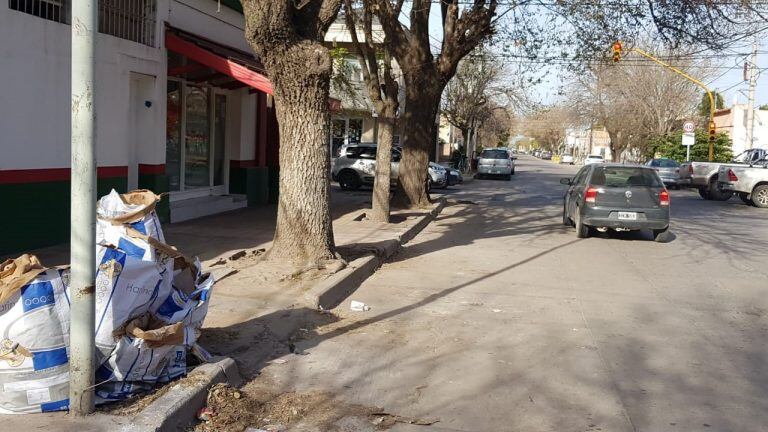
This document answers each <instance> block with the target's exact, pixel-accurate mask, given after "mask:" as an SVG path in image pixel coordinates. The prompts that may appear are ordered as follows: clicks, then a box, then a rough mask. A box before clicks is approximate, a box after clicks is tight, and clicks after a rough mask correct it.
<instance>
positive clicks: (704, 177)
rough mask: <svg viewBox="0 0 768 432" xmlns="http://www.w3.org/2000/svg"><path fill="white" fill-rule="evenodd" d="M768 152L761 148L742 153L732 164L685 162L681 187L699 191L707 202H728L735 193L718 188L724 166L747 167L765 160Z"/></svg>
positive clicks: (681, 168) (681, 171) (681, 172)
mask: <svg viewBox="0 0 768 432" xmlns="http://www.w3.org/2000/svg"><path fill="white" fill-rule="evenodd" d="M766 156H768V150H766V149H761V148H754V149H749V150H745V151H743V152H741V153H740V154H739V155H738V156H736V157H735V158H733V161H732V162H730V163H721V162H685V163H683V164H682V165H680V186H683V187H692V188H697V189H698V190H699V195H701V197H702V198H704V199H707V200H715V201H727V200H728V199H730V198H731V196H733V192H731V191H724V190H721V189H720V188H719V186H718V173H719V172H720V168H721V167H723V166H745V165H749V164H752V163H755V162H757V161H759V160H762V159H765V158H766Z"/></svg>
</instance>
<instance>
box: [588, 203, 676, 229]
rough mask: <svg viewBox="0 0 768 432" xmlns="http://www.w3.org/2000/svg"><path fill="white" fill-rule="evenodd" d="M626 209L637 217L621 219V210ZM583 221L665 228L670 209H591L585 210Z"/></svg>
mask: <svg viewBox="0 0 768 432" xmlns="http://www.w3.org/2000/svg"><path fill="white" fill-rule="evenodd" d="M624 211H627V212H633V213H636V214H637V219H636V220H624V219H619V212H624ZM582 221H583V223H584V224H585V225H589V226H592V227H598V228H599V227H606V228H614V229H615V228H624V229H630V230H640V229H665V228H667V227H668V226H669V209H666V208H658V209H631V208H630V209H590V210H587V211H585V212H584V214H583V216H582Z"/></svg>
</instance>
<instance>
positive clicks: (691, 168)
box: [688, 165, 693, 175]
mask: <svg viewBox="0 0 768 432" xmlns="http://www.w3.org/2000/svg"><path fill="white" fill-rule="evenodd" d="M688 174H691V175H693V165H688Z"/></svg>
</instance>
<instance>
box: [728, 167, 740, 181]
mask: <svg viewBox="0 0 768 432" xmlns="http://www.w3.org/2000/svg"><path fill="white" fill-rule="evenodd" d="M728 181H732V182H735V181H739V178H738V177H736V173H734V172H733V170H732V169H728Z"/></svg>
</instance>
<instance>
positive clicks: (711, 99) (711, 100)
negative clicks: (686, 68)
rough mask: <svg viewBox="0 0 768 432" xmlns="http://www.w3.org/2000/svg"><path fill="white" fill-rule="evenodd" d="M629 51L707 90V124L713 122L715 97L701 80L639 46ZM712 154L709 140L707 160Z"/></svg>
mask: <svg viewBox="0 0 768 432" xmlns="http://www.w3.org/2000/svg"><path fill="white" fill-rule="evenodd" d="M630 51H634V52H636V53H638V54H640V55H641V56H643V57H646V58H648V59H650V60H653V61H654V62H656V63H658V64H660V65H662V66H664V67H665V68H667V69H669V70H671V71H672V72H675V73H676V74H678V75H681V76H683V77H684V78H685V79H687V80H688V81H690V82H692V83H694V84H696V85H697V86H699V87H701V88H703V89H704V91H705V92H707V96H709V124H710V125H713V124H714V122H715V97H714V96H713V95H712V92H711V91H710V90H709V89H708V88H707V86H706V85H705V84H704V83H703V82H701V81H699V80H697V79H696V78H694V77H692V76H690V75H688V74H687V73H685V72H683V71H681V70H680V69H678V68H676V67H674V66H671V65H669V64H667V63H665V62H663V61H661V60H659V59H657V58H656V57H654V56H652V55H650V54H648V53H647V52H645V51H643V50H641V49H639V48H631V49H630ZM714 156H715V149H714V143H712V141H710V142H709V161H710V162H711V161H712V160H713V159H714Z"/></svg>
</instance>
